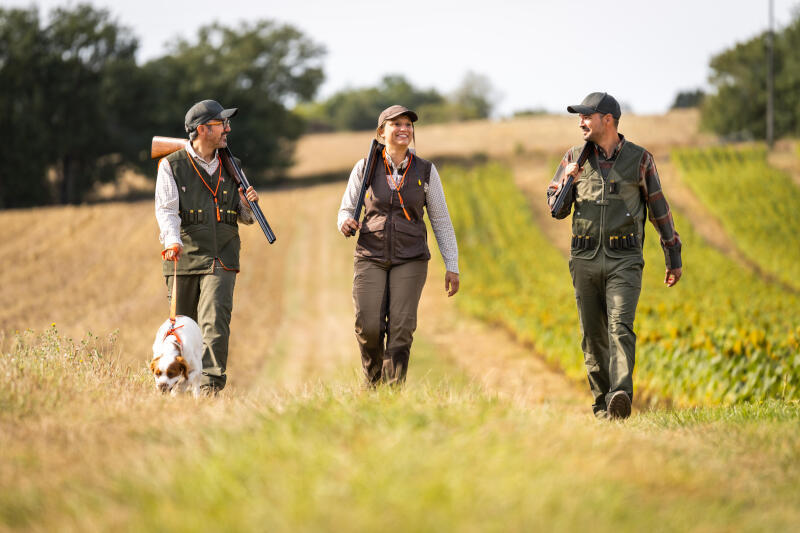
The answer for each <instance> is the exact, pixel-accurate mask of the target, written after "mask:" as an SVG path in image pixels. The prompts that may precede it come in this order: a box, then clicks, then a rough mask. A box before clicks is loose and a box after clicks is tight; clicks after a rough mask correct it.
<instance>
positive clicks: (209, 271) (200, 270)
mask: <svg viewBox="0 0 800 533" xmlns="http://www.w3.org/2000/svg"><path fill="white" fill-rule="evenodd" d="M237 111H238V110H237V109H236V108H232V109H224V108H223V107H222V106H221V105H220V104H219V103H217V102H215V101H214V100H203V101H202V102H198V103H196V104H195V105H193V106H192V107H191V109H189V111H188V112H187V113H186V119H185V121H184V127H185V129H186V132H187V133H188V134H189V140H188V141H187V142H186V146H185V147H184V148H183V149H181V150H178V151H177V152H174V153H172V154H170V155H168V156H167V157H165V158H164V159H162V160H161V161H159V164H158V176H157V178H156V194H155V200H156V219H157V220H158V226H159V228H160V235H159V239H160V240H161V243H162V244H163V245H164V251H163V252H162V254H161V255H162V257H163V258H164V261H163V273H164V276H165V277H166V281H167V289H168V294H171V292H172V284H173V283H175V282H177V284H178V287H177V308H176V313H177V314H178V315H185V316H189V317H191V318H193V319H194V320H195V321H196V322H197V323H198V324H199V325H200V329H201V330H202V332H203V344H204V351H203V377H202V381H201V386H202V388H204V389H205V390H206V391H207V392H210V393H216V392H217V391H220V390H222V389H223V388H224V387H225V382H226V380H227V376H226V374H225V368H226V366H227V361H228V339H229V337H230V321H231V311H232V309H233V287H234V283H235V282H236V273H237V272H239V248H240V245H241V243H240V240H239V227H238V224H239V223H243V224H252V223H253V220H254V219H253V214H252V211H251V210H250V207H249V206H248V204H247V202H246V201H245V195H246V196H247V198H248V199H249V200H250V201H252V202H256V201H258V194H257V193H256V191H255V190H254V189H253V188H252V187H250V188H249V189H247V191H244V192H243V191H241V189H239V188H238V186H237V184H236V181H235V180H234V179H233V177H232V176H229V175H228V173H227V172H226V171H225V168H224V166H223V165H222V162H221V161H220V158H219V155H218V154H217V149H218V148H225V147H226V146H227V144H228V140H227V136H228V134H229V133H230V131H231V125H230V119H231V117H233V116H235V115H236V112H237ZM237 162H238V161H237ZM172 261H177V276H174V268H175V265H174V263H172ZM173 278H177V280H176V279H173Z"/></svg>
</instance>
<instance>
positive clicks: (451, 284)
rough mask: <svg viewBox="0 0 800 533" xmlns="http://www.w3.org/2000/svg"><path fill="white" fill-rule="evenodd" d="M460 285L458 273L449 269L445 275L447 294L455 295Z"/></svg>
mask: <svg viewBox="0 0 800 533" xmlns="http://www.w3.org/2000/svg"><path fill="white" fill-rule="evenodd" d="M459 285H460V282H459V280H458V274H456V273H455V272H450V271H449V270H448V271H447V272H446V273H445V275H444V290H446V291H447V296H448V297H449V296H453V295H454V294H455V293H457V292H458V287H459Z"/></svg>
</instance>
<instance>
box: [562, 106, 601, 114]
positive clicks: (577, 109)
mask: <svg viewBox="0 0 800 533" xmlns="http://www.w3.org/2000/svg"><path fill="white" fill-rule="evenodd" d="M567 111H568V112H570V113H580V114H581V115H591V114H592V113H597V110H596V109H594V108H593V107H589V106H588V105H571V106H569V107H567Z"/></svg>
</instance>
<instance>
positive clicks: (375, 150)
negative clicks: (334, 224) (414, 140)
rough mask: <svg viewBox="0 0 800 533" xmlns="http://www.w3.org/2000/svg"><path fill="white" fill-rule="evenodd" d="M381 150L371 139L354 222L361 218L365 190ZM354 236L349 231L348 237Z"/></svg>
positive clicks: (381, 146)
mask: <svg viewBox="0 0 800 533" xmlns="http://www.w3.org/2000/svg"><path fill="white" fill-rule="evenodd" d="M381 150H383V145H382V144H381V143H379V142H378V141H377V140H376V139H372V144H371V145H370V146H369V154H367V164H366V165H365V166H364V179H363V180H362V182H361V190H360V191H359V192H358V202H357V203H356V210H355V212H354V213H353V219H354V220H355V221H356V222H358V219H359V218H361V208H362V207H364V199H365V198H366V196H367V189H369V186H370V180H371V179H372V175H373V174H374V173H375V164H376V163H377V161H378V154H379V153H380V152H381ZM355 234H356V230H350V235H355Z"/></svg>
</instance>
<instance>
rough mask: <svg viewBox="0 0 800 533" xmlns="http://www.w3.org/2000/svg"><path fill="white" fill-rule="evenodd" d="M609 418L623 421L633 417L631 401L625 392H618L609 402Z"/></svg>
mask: <svg viewBox="0 0 800 533" xmlns="http://www.w3.org/2000/svg"><path fill="white" fill-rule="evenodd" d="M608 416H609V417H610V418H611V419H614V420H622V419H625V418H628V417H629V416H631V399H630V398H628V394H627V393H626V392H624V391H621V390H620V391H617V392H615V393H614V394H612V395H611V399H610V400H609V401H608Z"/></svg>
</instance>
